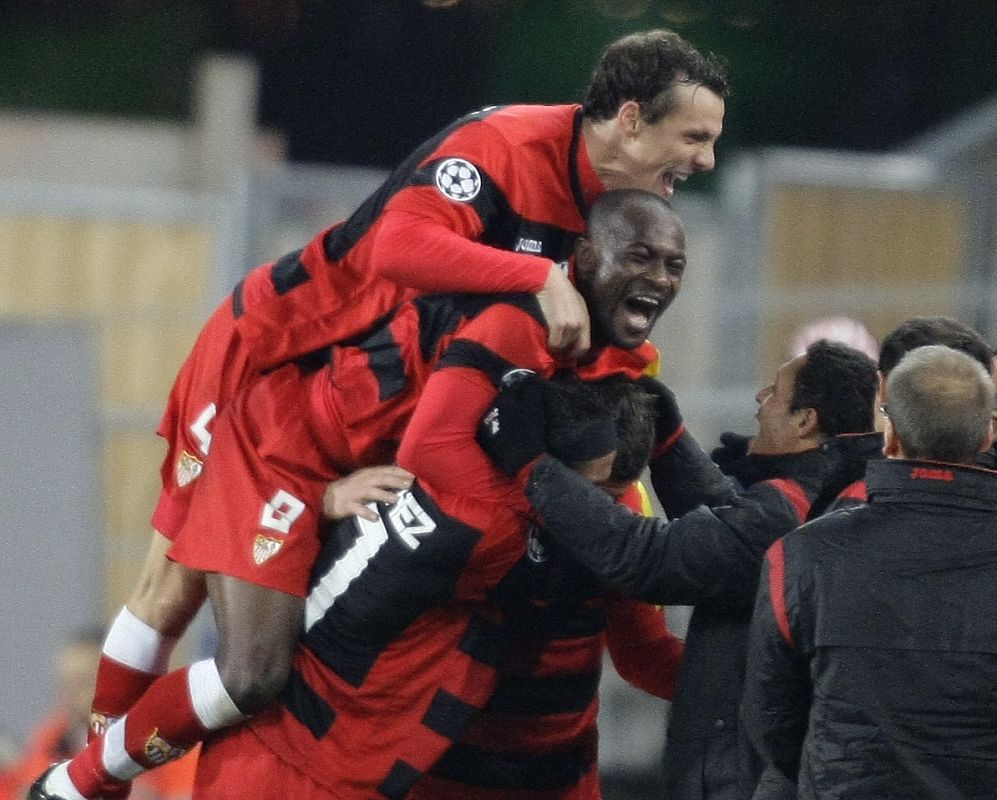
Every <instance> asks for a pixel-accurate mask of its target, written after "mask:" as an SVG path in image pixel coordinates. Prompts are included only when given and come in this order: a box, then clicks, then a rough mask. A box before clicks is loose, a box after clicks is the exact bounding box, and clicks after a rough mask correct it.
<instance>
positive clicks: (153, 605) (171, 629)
mask: <svg viewBox="0 0 997 800" xmlns="http://www.w3.org/2000/svg"><path fill="white" fill-rule="evenodd" d="M170 544H171V543H170V540H169V539H167V538H166V537H165V536H163V535H162V534H161V533H159V532H158V531H153V533H152V539H151V541H150V543H149V551H148V553H147V555H146V559H145V563H144V565H143V568H142V574H141V575H140V576H139V580H138V584H137V585H136V587H135V589H134V591H133V592H132V594H131V596H130V597H129V598H128V600H127V602H126V603H125V605H124V607H123V608H122V609H121V611H120V612H119V613H118V615H117V617H115V619H114V621H113V622H112V623H111V627H110V629H109V630H108V633H107V637H106V639H105V640H104V648H103V653H102V655H101V660H100V665H99V667H98V670H97V681H96V686H95V689H94V697H93V703H92V705H91V715H90V733H89V736H90V737H91V738H92V737H93V736H96V735H98V734H100V733H103V732H104V730H106V728H107V726H108V725H109V724H110V723H111V722H113V721H114V720H116V719H118V718H119V717H121V716H123V715H124V714H125V713H126V712H127V711H128V709H130V708H131V707H132V704H133V703H134V702H135V701H136V700H138V698H139V697H141V696H142V694H143V693H144V692H145V690H146V689H148V688H149V686H150V685H151V684H152V682H153V681H154V680H155V679H156V678H157V677H159V676H161V675H164V674H166V671H167V669H168V667H169V661H170V656H171V655H172V653H173V648H174V646H175V645H176V643H177V640H178V639H179V638H180V636H181V635H182V634H183V632H184V631H185V630H186V628H187V626H188V625H189V624H190V621H191V620H192V619H193V618H194V615H195V614H196V613H197V611H198V610H199V609H200V607H201V605H202V604H203V602H204V598H205V593H206V589H205V585H204V575H203V574H202V573H200V572H197V571H196V570H191V569H188V568H187V567H185V566H183V565H182V564H178V563H176V562H173V561H170V560H169V559H168V558H167V557H166V552H167V550H168V549H169V547H170Z"/></svg>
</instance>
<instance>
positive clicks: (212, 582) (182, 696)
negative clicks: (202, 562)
mask: <svg viewBox="0 0 997 800" xmlns="http://www.w3.org/2000/svg"><path fill="white" fill-rule="evenodd" d="M206 583H207V586H208V595H209V597H210V598H211V601H212V606H213V608H214V611H215V622H216V625H217V627H218V634H219V644H218V650H217V652H216V656H215V658H209V659H205V660H203V661H198V662H196V663H195V664H192V665H190V666H189V667H183V668H181V669H178V670H175V671H173V672H170V673H167V674H166V675H164V676H162V677H160V678H157V679H156V680H155V681H153V682H152V684H151V685H150V686H149V688H148V689H147V690H146V692H145V693H144V694H143V695H142V696H141V697H140V698H139V699H138V700H137V701H136V702H135V704H134V705H133V706H132V708H131V709H130V710H129V711H128V713H127V714H125V715H124V716H123V717H121V719H119V720H117V721H116V722H114V723H112V724H111V725H110V726H109V727H108V729H107V731H106V732H105V733H104V734H102V735H100V736H97V737H96V738H94V739H93V740H92V741H91V742H90V743H89V744H88V745H87V746H86V747H85V748H84V749H83V750H82V751H81V752H80V753H79V754H77V755H76V756H75V757H74V758H73V759H71V760H70V761H68V762H64V763H62V764H59V765H57V766H56V767H55V768H54V769H53V770H51V771H50V772H49V773H47V774H46V776H45V777H44V780H42V781H41V784H40V785H39V786H38V787H37V791H36V793H35V794H34V795H33V797H38V798H43V797H47V798H52V799H53V800H54V799H55V798H58V799H59V800H82V799H83V798H98V797H102V796H106V795H107V794H109V793H111V794H116V793H120V792H122V791H124V790H126V789H127V786H128V784H129V783H130V782H131V781H132V780H134V779H135V778H136V777H137V776H138V775H139V774H141V773H142V772H145V771H146V770H149V769H153V768H154V767H157V766H160V765H162V764H165V763H167V762H169V761H172V760H174V759H176V758H179V757H180V756H182V755H183V754H184V753H186V752H187V751H188V750H189V749H190V748H192V747H193V746H194V745H196V744H197V743H198V742H200V741H201V740H202V739H204V738H205V736H206V735H207V734H209V733H213V732H215V731H218V730H221V729H223V728H226V727H228V726H230V725H233V724H235V723H237V722H241V721H242V720H244V719H245V718H246V716H247V715H249V714H252V713H255V712H257V711H259V710H261V709H262V708H263V707H264V706H265V705H266V704H267V703H269V702H270V701H271V700H273V699H274V698H275V697H276V695H277V692H278V691H279V690H280V688H281V687H282V686H283V684H284V682H285V681H286V679H287V675H288V673H289V671H290V665H291V661H292V658H293V652H294V643H295V642H296V640H297V636H298V632H299V631H300V629H301V620H302V615H303V609H304V601H303V599H302V598H301V597H298V596H294V595H291V594H287V593H286V592H281V591H277V590H274V589H270V588H267V587H263V586H258V585H255V584H252V583H249V582H247V581H243V580H240V579H238V578H234V577H231V576H228V575H221V574H217V573H212V574H210V575H208V576H207V579H206ZM33 791H35V790H33Z"/></svg>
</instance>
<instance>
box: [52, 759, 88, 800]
mask: <svg viewBox="0 0 997 800" xmlns="http://www.w3.org/2000/svg"><path fill="white" fill-rule="evenodd" d="M67 764H69V762H68V761H63V762H62V763H61V764H57V765H56V767H55V769H53V770H52V771H51V772H50V773H49V774H48V777H47V778H46V779H45V786H44V787H43V788H44V789H45V791H46V792H48V793H49V794H54V795H57V796H58V797H64V798H65V800H87V799H86V798H85V797H84V796H83V795H81V794H80V792H79V790H78V789H77V788H76V787H75V786H73V782H72V781H71V780H69V770H68V769H67V766H66V765H67Z"/></svg>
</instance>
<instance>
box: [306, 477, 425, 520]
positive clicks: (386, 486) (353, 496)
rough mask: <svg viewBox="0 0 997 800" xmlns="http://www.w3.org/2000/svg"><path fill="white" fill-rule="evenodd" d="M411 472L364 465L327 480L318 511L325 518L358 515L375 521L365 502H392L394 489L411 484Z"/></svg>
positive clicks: (405, 487)
mask: <svg viewBox="0 0 997 800" xmlns="http://www.w3.org/2000/svg"><path fill="white" fill-rule="evenodd" d="M413 477H414V476H413V475H412V473H411V472H409V471H408V470H405V469H402V468H401V467H394V466H385V467H366V468H364V469H358V470H357V471H356V472H352V473H350V474H349V475H347V476H346V477H345V478H340V479H339V480H338V481H333V482H332V483H330V484H329V485H328V486H327V487H326V489H325V494H324V495H323V496H322V515H323V516H325V517H327V518H329V519H345V518H346V517H354V516H356V517H362V518H363V519H367V520H370V521H371V522H376V521H377V514H376V513H374V512H373V511H371V510H370V509H369V508H367V505H366V504H367V503H373V502H380V503H394V502H397V501H398V492H400V491H401V490H403V489H408V488H410V487H411V486H412V479H413Z"/></svg>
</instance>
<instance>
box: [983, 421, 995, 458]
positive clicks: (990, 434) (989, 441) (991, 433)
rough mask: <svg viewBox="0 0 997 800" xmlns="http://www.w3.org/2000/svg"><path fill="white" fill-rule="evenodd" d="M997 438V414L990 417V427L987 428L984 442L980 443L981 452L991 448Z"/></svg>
mask: <svg viewBox="0 0 997 800" xmlns="http://www.w3.org/2000/svg"><path fill="white" fill-rule="evenodd" d="M994 439H997V416H991V417H990V427H989V428H987V435H986V436H984V437H983V444H981V445H980V452H981V453H982V452H984V451H986V450H989V449H990V447H991V445H993V443H994Z"/></svg>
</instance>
